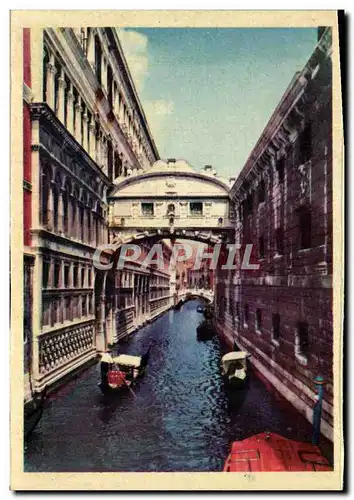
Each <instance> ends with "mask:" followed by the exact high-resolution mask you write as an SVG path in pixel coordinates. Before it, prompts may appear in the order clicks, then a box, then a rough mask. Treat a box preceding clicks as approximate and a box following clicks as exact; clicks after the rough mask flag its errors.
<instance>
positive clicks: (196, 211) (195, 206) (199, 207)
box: [189, 201, 203, 215]
mask: <svg viewBox="0 0 354 500" xmlns="http://www.w3.org/2000/svg"><path fill="white" fill-rule="evenodd" d="M189 211H190V214H191V215H203V203H202V202H199V201H192V202H190V204H189Z"/></svg>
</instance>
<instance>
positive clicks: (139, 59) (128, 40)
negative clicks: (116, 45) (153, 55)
mask: <svg viewBox="0 0 354 500" xmlns="http://www.w3.org/2000/svg"><path fill="white" fill-rule="evenodd" d="M117 33H118V38H119V40H120V42H121V44H122V47H123V52H124V55H125V58H126V60H127V62H128V66H129V69H130V72H131V74H132V77H133V80H134V83H135V86H136V88H137V90H138V91H139V92H141V91H142V90H143V88H144V84H145V79H146V77H147V75H148V74H149V56H148V38H147V36H145V35H143V34H142V33H138V32H137V31H130V30H127V29H122V28H117Z"/></svg>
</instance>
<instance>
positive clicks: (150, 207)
mask: <svg viewBox="0 0 354 500" xmlns="http://www.w3.org/2000/svg"><path fill="white" fill-rule="evenodd" d="M141 213H142V215H143V216H145V217H153V216H154V204H153V203H142V204H141Z"/></svg>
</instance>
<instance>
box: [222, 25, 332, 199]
mask: <svg viewBox="0 0 354 500" xmlns="http://www.w3.org/2000/svg"><path fill="white" fill-rule="evenodd" d="M330 34H331V27H327V28H326V29H325V31H324V32H323V34H322V36H321V38H320V40H318V41H317V43H316V45H315V48H314V50H313V51H312V53H311V55H310V57H309V58H308V59H307V62H306V64H305V65H304V67H303V68H302V70H300V71H297V72H296V73H295V74H294V76H293V78H292V79H291V81H290V83H289V85H288V87H287V88H286V90H285V92H284V94H283V95H282V97H281V99H280V101H279V103H278V105H277V106H276V108H275V110H274V111H273V113H272V114H271V116H270V118H269V120H268V122H267V124H266V126H265V127H264V129H263V131H262V133H261V135H260V137H259V139H258V141H257V142H256V144H255V146H254V147H253V149H252V150H251V152H250V154H249V156H248V158H247V160H246V162H245V164H244V166H243V168H242V169H241V172H240V173H239V175H238V177H237V179H236V181H235V182H234V184H233V186H232V187H231V189H230V196H231V198H233V197H234V195H235V192H236V191H237V190H238V189H239V188H240V187H241V185H242V183H243V182H244V180H246V179H247V177H248V174H249V173H250V172H251V170H252V168H253V166H254V165H255V164H256V162H257V161H258V159H259V158H260V157H261V156H262V154H263V153H264V151H265V149H266V148H267V145H268V144H269V142H270V141H271V140H272V138H273V137H274V136H275V134H276V133H277V131H278V129H279V127H280V126H281V124H282V123H283V122H284V120H285V119H286V117H287V116H288V114H289V113H290V111H291V110H292V109H293V107H294V105H295V104H296V102H297V101H298V99H299V98H300V97H301V95H302V93H303V91H304V89H305V87H306V85H307V76H308V73H309V71H311V65H310V62H312V61H313V60H314V59H316V57H317V55H318V53H320V52H323V51H324V49H323V46H324V45H325V40H326V38H327V37H329V36H330Z"/></svg>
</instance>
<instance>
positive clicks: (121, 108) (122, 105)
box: [119, 98, 125, 125]
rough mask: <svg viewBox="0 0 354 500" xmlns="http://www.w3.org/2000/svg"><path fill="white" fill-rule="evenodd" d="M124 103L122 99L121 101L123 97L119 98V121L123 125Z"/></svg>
mask: <svg viewBox="0 0 354 500" xmlns="http://www.w3.org/2000/svg"><path fill="white" fill-rule="evenodd" d="M124 111H125V105H124V101H123V98H122V99H121V103H120V108H119V123H120V125H123V124H124V122H125V116H124V114H125V112H124Z"/></svg>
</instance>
